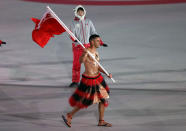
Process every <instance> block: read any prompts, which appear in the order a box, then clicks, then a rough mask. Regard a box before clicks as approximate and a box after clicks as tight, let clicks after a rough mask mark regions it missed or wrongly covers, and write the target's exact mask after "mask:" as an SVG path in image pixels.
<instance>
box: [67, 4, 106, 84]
mask: <svg viewBox="0 0 186 131" xmlns="http://www.w3.org/2000/svg"><path fill="white" fill-rule="evenodd" d="M74 14H75V18H74V20H73V21H72V25H71V26H70V30H71V31H72V33H73V34H74V35H75V36H76V38H77V39H78V40H79V41H81V43H83V45H84V46H85V47H86V48H88V47H89V46H90V44H89V37H90V36H91V35H93V34H97V32H96V29H95V27H94V25H93V23H92V21H91V20H90V19H87V18H85V16H86V10H85V8H84V7H83V6H82V5H78V6H76V8H75V9H74ZM71 39H72V41H73V43H72V51H73V67H72V83H71V84H70V85H69V87H77V86H78V83H79V81H80V70H81V64H80V62H79V58H80V56H81V55H82V53H83V48H82V47H81V45H80V44H79V43H78V42H77V40H74V39H73V38H71ZM101 46H104V47H107V44H104V43H103V42H102V41H101Z"/></svg>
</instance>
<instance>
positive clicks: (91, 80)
mask: <svg viewBox="0 0 186 131" xmlns="http://www.w3.org/2000/svg"><path fill="white" fill-rule="evenodd" d="M109 93H110V90H109V87H108V85H107V84H106V82H105V80H104V78H103V76H102V75H101V73H99V74H98V75H97V76H95V77H89V76H86V75H84V74H83V75H82V79H81V82H80V85H79V86H78V87H77V88H76V90H75V92H74V93H73V94H72V96H71V97H70V98H69V103H70V105H71V106H72V107H79V108H87V107H88V106H90V105H92V104H95V103H99V102H101V103H103V104H104V106H105V107H107V106H108V101H107V99H108V98H109Z"/></svg>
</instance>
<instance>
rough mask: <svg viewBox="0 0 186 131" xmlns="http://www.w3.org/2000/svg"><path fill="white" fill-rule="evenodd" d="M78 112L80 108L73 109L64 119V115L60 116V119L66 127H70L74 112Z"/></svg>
mask: <svg viewBox="0 0 186 131" xmlns="http://www.w3.org/2000/svg"><path fill="white" fill-rule="evenodd" d="M79 110H80V108H78V107H75V108H74V109H73V110H72V111H71V112H68V113H67V115H66V117H65V116H64V115H62V118H63V120H64V122H65V123H66V124H67V126H68V127H71V120H72V117H73V116H74V114H75V113H76V112H78V111H79Z"/></svg>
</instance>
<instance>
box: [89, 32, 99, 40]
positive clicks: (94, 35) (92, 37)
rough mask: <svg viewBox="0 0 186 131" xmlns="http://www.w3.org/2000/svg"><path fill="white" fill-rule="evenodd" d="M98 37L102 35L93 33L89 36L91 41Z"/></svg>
mask: <svg viewBox="0 0 186 131" xmlns="http://www.w3.org/2000/svg"><path fill="white" fill-rule="evenodd" d="M98 37H100V36H99V35H97V34H93V35H91V36H90V37H89V42H91V41H92V40H94V39H96V38H98Z"/></svg>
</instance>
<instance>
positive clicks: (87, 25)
mask: <svg viewBox="0 0 186 131" xmlns="http://www.w3.org/2000/svg"><path fill="white" fill-rule="evenodd" d="M79 7H82V8H83V9H84V16H82V17H81V16H78V15H77V9H78V8H79ZM74 13H75V19H74V20H73V21H72V25H71V26H70V30H71V31H72V33H73V34H74V35H75V36H76V38H77V39H78V40H79V41H81V42H82V43H83V44H88V43H89V37H90V36H91V35H93V34H97V32H96V29H95V27H94V25H93V23H92V21H91V20H90V19H86V18H85V15H86V10H85V8H84V7H83V6H81V5H79V6H77V7H76V8H75V9H74ZM73 43H75V44H78V42H73Z"/></svg>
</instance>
